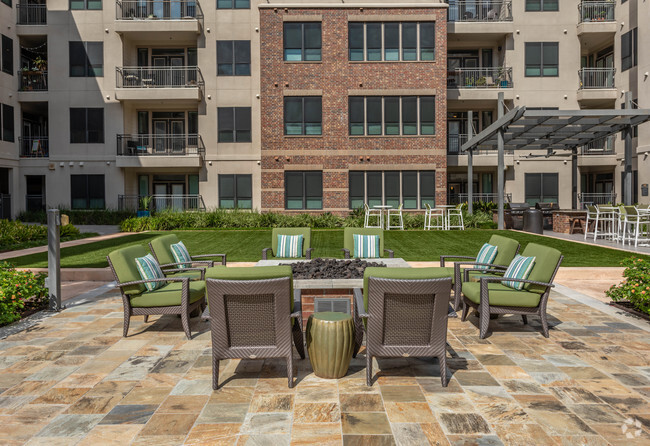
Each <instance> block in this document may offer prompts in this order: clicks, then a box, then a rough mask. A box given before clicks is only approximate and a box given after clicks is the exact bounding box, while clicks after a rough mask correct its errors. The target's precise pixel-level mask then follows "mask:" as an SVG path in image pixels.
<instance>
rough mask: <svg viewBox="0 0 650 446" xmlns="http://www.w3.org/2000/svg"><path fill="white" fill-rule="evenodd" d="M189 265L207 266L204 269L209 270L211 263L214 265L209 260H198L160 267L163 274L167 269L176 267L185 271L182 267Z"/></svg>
mask: <svg viewBox="0 0 650 446" xmlns="http://www.w3.org/2000/svg"><path fill="white" fill-rule="evenodd" d="M188 263H191V264H195V263H196V264H199V265H205V266H204V267H203V268H207V267H208V266H210V263H213V262H211V261H209V260H197V261H194V260H192V261H189V262H177V263H165V264H163V265H158V266H160V269H162V270H163V272H165V271H167V269H166V268H169V267H176V268H179V267H180V268H181V269H185V268H184V267H182V266H180V265H187V264H188ZM188 268H200V267H188Z"/></svg>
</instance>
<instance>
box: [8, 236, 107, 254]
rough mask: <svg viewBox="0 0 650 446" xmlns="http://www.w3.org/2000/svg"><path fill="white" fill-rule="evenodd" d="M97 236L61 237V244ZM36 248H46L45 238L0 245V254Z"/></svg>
mask: <svg viewBox="0 0 650 446" xmlns="http://www.w3.org/2000/svg"><path fill="white" fill-rule="evenodd" d="M98 235H99V234H98V233H96V232H82V233H81V234H77V235H71V236H68V237H61V243H63V242H69V241H71V240H79V239H83V238H89V237H96V236H98ZM37 246H47V238H45V239H40V240H29V241H27V242H21V243H12V244H8V245H0V252H7V251H18V250H20V249H27V248H34V247H37Z"/></svg>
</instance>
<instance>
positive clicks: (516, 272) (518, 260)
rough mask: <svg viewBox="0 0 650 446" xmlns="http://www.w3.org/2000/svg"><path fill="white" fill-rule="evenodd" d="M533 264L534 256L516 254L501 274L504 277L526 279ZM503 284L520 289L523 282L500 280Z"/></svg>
mask: <svg viewBox="0 0 650 446" xmlns="http://www.w3.org/2000/svg"><path fill="white" fill-rule="evenodd" d="M534 265H535V257H524V256H520V255H519V254H517V255H516V256H515V258H514V259H513V260H512V262H510V265H509V266H508V269H507V270H506V272H505V274H504V275H503V278H504V279H523V280H526V279H528V276H529V275H530V272H531V271H532V270H533V266H534ZM501 283H502V284H503V285H505V286H507V287H509V288H513V289H515V290H521V289H522V288H523V287H524V285H526V284H525V283H522V282H511V281H508V280H504V281H503V282H501Z"/></svg>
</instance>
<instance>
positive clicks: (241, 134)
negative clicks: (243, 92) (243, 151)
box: [217, 107, 251, 142]
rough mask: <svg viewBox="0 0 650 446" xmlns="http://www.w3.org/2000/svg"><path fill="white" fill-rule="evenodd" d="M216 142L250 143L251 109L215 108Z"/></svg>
mask: <svg viewBox="0 0 650 446" xmlns="http://www.w3.org/2000/svg"><path fill="white" fill-rule="evenodd" d="M217 126H218V136H217V142H251V108H250V107H219V108H217Z"/></svg>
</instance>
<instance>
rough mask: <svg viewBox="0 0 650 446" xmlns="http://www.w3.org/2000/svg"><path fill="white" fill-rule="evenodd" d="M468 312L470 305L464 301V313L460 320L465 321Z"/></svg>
mask: <svg viewBox="0 0 650 446" xmlns="http://www.w3.org/2000/svg"><path fill="white" fill-rule="evenodd" d="M467 313H469V305H467V304H466V303H465V302H463V314H462V315H461V316H460V320H461V321H463V322H465V321H466V320H467Z"/></svg>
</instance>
